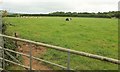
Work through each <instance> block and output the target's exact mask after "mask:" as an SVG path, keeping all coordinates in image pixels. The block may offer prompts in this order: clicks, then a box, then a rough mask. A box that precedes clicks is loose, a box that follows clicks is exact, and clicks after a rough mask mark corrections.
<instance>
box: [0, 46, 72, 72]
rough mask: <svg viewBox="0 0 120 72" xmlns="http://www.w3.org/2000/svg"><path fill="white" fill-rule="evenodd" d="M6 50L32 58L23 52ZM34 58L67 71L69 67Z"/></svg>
mask: <svg viewBox="0 0 120 72" xmlns="http://www.w3.org/2000/svg"><path fill="white" fill-rule="evenodd" d="M0 49H3V48H2V47H0ZM4 50H6V51H9V52H13V53H16V54H20V55H23V56H26V57H30V55H27V54H24V53H21V52H17V51H13V50H10V49H5V48H4ZM32 58H33V59H35V60H38V61H42V62H45V63H48V64H51V65H54V66H57V67H60V68H63V69H67V67H64V66H62V65H58V64H55V63H52V62H49V61H46V60H43V59H40V58H37V57H34V56H32ZM71 70H73V69H71Z"/></svg>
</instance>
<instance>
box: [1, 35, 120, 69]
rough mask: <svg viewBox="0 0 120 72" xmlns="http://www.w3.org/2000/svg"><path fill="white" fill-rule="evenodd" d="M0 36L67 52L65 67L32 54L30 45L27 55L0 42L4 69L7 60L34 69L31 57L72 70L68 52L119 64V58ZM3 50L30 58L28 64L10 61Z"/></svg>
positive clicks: (4, 36)
mask: <svg viewBox="0 0 120 72" xmlns="http://www.w3.org/2000/svg"><path fill="white" fill-rule="evenodd" d="M0 37H3V38H8V39H13V40H17V41H22V42H26V43H29V44H35V45H38V46H44V47H47V48H51V49H55V50H58V51H62V52H67V53H68V56H67V67H65V66H62V65H59V64H56V63H52V62H49V61H46V60H43V59H40V58H37V57H34V56H32V46H30V47H29V49H30V52H29V55H27V54H24V53H21V52H17V51H13V50H10V49H7V48H4V47H3V46H2V44H1V45H0V51H1V53H3V56H1V57H0V60H2V61H3V62H2V64H3V66H2V67H1V68H0V69H1V70H5V66H4V65H5V64H4V63H5V62H9V63H12V64H15V65H18V66H21V67H23V68H27V69H29V70H35V69H33V68H32V59H35V60H37V61H41V62H45V63H48V64H51V65H54V66H57V67H60V68H61V69H64V70H74V69H71V68H70V54H75V55H77V56H84V57H88V58H92V59H97V60H101V61H106V62H110V63H113V64H117V65H119V64H120V61H119V60H117V59H113V58H108V57H104V56H99V55H94V54H90V53H85V52H81V51H76V50H71V49H68V48H63V47H58V46H53V45H49V44H44V43H40V42H35V41H31V40H26V39H21V38H16V37H12V36H7V35H3V34H0ZM5 51H8V52H12V53H16V54H20V55H23V56H26V57H29V60H30V61H29V64H30V66H25V65H22V64H19V63H16V62H14V61H10V60H7V59H5V57H4V52H5Z"/></svg>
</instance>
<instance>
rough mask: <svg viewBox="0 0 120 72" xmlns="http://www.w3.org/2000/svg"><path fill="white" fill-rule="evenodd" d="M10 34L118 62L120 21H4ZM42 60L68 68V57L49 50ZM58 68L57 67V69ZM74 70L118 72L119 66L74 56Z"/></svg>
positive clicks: (41, 19)
mask: <svg viewBox="0 0 120 72" xmlns="http://www.w3.org/2000/svg"><path fill="white" fill-rule="evenodd" d="M4 21H6V22H7V23H8V24H9V23H11V24H12V25H8V26H7V31H6V33H7V34H8V35H13V34H14V33H15V32H17V33H18V34H19V37H21V38H25V39H30V40H33V41H38V42H43V43H47V44H52V45H56V46H61V47H65V48H70V49H73V50H78V51H84V52H88V53H92V54H97V55H102V56H106V57H111V58H116V59H117V58H118V20H117V19H107V18H77V17H73V18H72V20H71V21H65V17H39V18H17V17H11V18H9V17H6V18H4ZM40 57H41V58H43V59H45V60H48V61H51V62H55V63H58V64H61V65H64V66H66V60H67V53H63V52H58V51H56V50H51V49H48V50H47V51H46V53H45V54H44V55H43V56H40ZM53 68H55V67H53ZM71 68H73V69H78V70H98V69H99V70H101V69H102V70H115V69H117V68H118V66H117V65H115V64H111V63H107V62H102V61H98V60H94V59H90V58H86V57H82V56H75V55H71Z"/></svg>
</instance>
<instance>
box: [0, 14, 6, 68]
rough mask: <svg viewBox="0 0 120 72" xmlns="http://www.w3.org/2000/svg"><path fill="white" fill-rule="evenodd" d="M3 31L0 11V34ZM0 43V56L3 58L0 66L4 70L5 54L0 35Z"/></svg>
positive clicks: (2, 39)
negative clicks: (0, 48)
mask: <svg viewBox="0 0 120 72" xmlns="http://www.w3.org/2000/svg"><path fill="white" fill-rule="evenodd" d="M2 32H3V24H2V13H0V34H2ZM0 45H1V47H2V50H0V57H2V58H3V60H0V67H2V68H3V69H4V70H5V56H4V38H3V37H0Z"/></svg>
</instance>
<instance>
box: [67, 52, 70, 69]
mask: <svg viewBox="0 0 120 72" xmlns="http://www.w3.org/2000/svg"><path fill="white" fill-rule="evenodd" d="M67 70H70V52H69V51H68V59H67Z"/></svg>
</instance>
